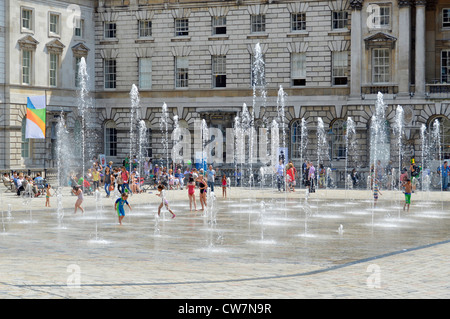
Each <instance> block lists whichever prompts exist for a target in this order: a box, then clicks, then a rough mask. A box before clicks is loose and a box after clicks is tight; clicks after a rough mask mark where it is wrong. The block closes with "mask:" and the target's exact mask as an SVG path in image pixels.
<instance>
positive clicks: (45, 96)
mask: <svg viewBox="0 0 450 319" xmlns="http://www.w3.org/2000/svg"><path fill="white" fill-rule="evenodd" d="M44 104H45V119H46V120H47V90H46V89H45V90H44ZM46 122H47V121H46ZM44 124H45V125H46V126H47V123H44ZM45 132H47V130H45ZM45 140H46V136H44V149H45V144H46V141H45ZM46 163H47V152H45V155H44V179H45V180H46V179H47V167H46Z"/></svg>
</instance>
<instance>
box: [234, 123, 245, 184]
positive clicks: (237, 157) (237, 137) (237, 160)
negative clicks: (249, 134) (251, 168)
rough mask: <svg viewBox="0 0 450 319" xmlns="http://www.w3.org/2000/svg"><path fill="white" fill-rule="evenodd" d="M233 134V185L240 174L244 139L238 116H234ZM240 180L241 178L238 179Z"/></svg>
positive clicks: (243, 153) (243, 155) (243, 156)
mask: <svg viewBox="0 0 450 319" xmlns="http://www.w3.org/2000/svg"><path fill="white" fill-rule="evenodd" d="M233 134H234V150H235V151H234V165H235V167H234V171H235V181H234V182H235V186H238V179H239V178H240V176H239V175H240V174H242V163H243V162H244V158H245V152H244V139H243V134H242V128H241V121H240V118H239V116H236V117H235V118H234V126H233ZM239 164H240V171H239V172H238V165H239ZM239 181H241V180H239ZM239 186H240V184H239Z"/></svg>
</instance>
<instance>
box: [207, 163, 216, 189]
mask: <svg viewBox="0 0 450 319" xmlns="http://www.w3.org/2000/svg"><path fill="white" fill-rule="evenodd" d="M215 178H216V171H215V170H213V167H212V165H209V168H208V170H207V171H206V181H207V182H208V187H209V188H210V189H211V192H214V179H215Z"/></svg>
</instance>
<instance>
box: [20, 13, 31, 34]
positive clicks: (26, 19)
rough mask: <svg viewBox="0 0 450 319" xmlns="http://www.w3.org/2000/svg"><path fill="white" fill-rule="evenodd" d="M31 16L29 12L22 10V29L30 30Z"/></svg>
mask: <svg viewBox="0 0 450 319" xmlns="http://www.w3.org/2000/svg"><path fill="white" fill-rule="evenodd" d="M31 16H32V11H31V10H27V9H22V28H24V29H28V30H31Z"/></svg>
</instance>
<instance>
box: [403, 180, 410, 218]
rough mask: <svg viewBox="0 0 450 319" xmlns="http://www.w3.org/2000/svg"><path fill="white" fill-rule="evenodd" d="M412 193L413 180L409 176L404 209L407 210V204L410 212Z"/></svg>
mask: <svg viewBox="0 0 450 319" xmlns="http://www.w3.org/2000/svg"><path fill="white" fill-rule="evenodd" d="M411 193H412V184H411V180H410V179H409V178H408V179H407V180H406V184H405V205H403V210H405V208H406V205H408V210H407V211H408V212H409V204H411Z"/></svg>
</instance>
